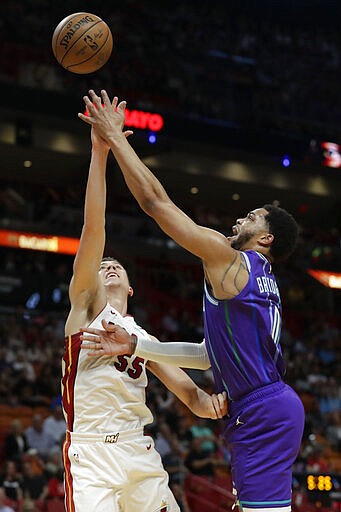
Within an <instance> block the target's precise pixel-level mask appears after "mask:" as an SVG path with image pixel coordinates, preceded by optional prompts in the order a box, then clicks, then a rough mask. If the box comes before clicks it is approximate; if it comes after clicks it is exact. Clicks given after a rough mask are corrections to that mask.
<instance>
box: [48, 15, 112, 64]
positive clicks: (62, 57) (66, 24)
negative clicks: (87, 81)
mask: <svg viewBox="0 0 341 512" xmlns="http://www.w3.org/2000/svg"><path fill="white" fill-rule="evenodd" d="M112 46H113V39H112V34H111V31H110V28H109V27H108V25H107V24H106V23H105V22H104V21H103V20H102V19H101V18H99V17H98V16H96V15H95V14H90V13H88V12H76V13H74V14H70V16H67V17H66V18H64V19H63V20H62V21H61V22H60V23H59V24H58V25H57V27H56V29H55V31H54V33H53V37H52V50H53V54H54V56H55V57H56V59H57V61H58V62H59V64H60V65H61V66H63V68H65V69H67V70H68V71H72V73H80V74H86V73H93V72H94V71H97V70H98V69H100V68H101V67H102V66H104V64H105V63H106V62H107V60H108V59H109V57H110V55H111V52H112Z"/></svg>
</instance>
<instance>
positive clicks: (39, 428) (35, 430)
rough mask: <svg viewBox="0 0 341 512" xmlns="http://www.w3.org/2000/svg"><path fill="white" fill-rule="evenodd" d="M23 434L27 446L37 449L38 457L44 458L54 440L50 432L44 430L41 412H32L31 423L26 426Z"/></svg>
mask: <svg viewBox="0 0 341 512" xmlns="http://www.w3.org/2000/svg"><path fill="white" fill-rule="evenodd" d="M25 435H26V439H27V444H28V447H29V448H30V449H35V450H37V452H38V454H39V455H40V457H42V458H43V459H45V460H46V458H47V456H48V454H49V452H50V451H51V448H52V447H53V446H54V444H55V442H54V438H53V437H52V436H51V434H49V433H48V432H45V430H44V420H43V418H42V416H41V414H34V416H33V418H32V425H31V426H30V427H27V429H26V430H25Z"/></svg>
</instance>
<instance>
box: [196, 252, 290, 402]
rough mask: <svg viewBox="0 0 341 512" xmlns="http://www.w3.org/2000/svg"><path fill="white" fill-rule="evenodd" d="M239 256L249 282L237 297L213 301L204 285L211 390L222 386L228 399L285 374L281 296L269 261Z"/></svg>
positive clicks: (252, 254) (248, 254) (259, 256)
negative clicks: (241, 258) (212, 379)
mask: <svg viewBox="0 0 341 512" xmlns="http://www.w3.org/2000/svg"><path fill="white" fill-rule="evenodd" d="M242 255H243V257H244V259H245V263H246V266H247V269H248V272H249V280H248V283H247V285H246V286H245V288H244V289H243V290H242V291H241V292H240V293H239V294H238V295H237V296H236V297H234V298H233V299H229V300H218V299H216V298H215V297H213V295H212V294H211V293H210V291H209V290H208V287H207V285H206V283H205V284H204V301H203V316H204V329H205V342H206V347H207V352H208V355H209V358H210V361H211V365H212V371H213V375H214V379H215V383H216V389H217V391H222V390H225V391H226V392H227V394H228V396H229V398H230V400H238V399H239V398H241V397H242V396H244V395H247V394H248V393H250V392H252V391H253V390H255V389H257V388H259V387H262V386H266V385H267V384H270V383H273V382H276V381H279V380H281V379H282V377H283V375H284V372H285V365H284V361H283V357H282V351H281V347H280V344H279V340H280V334H281V323H282V320H281V318H282V307H281V299H280V295H279V291H278V286H277V283H276V279H275V277H274V275H273V273H272V270H271V265H270V263H269V262H268V260H267V259H266V258H265V257H264V256H263V255H262V254H260V253H258V252H255V251H245V252H242Z"/></svg>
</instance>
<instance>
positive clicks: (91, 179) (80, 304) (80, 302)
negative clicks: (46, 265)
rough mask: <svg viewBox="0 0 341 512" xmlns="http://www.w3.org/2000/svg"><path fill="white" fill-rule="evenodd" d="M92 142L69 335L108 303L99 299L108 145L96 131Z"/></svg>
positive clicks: (72, 289)
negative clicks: (91, 311)
mask: <svg viewBox="0 0 341 512" xmlns="http://www.w3.org/2000/svg"><path fill="white" fill-rule="evenodd" d="M91 142H92V150H91V161H90V167H89V175H88V181H87V187H86V193H85V204H84V223H83V228H82V233H81V237H80V244H79V248H78V251H77V254H76V257H75V260H74V264H73V276H72V279H71V282H70V287H69V297H70V302H71V310H70V313H69V316H68V319H67V321H66V325H65V334H66V335H69V334H73V333H74V332H77V331H78V329H79V324H80V322H81V323H85V324H87V321H88V320H89V318H88V315H89V314H91V313H90V309H91V310H93V309H96V307H97V308H98V309H100V307H101V306H103V305H104V304H105V296H104V294H102V295H103V296H101V297H99V296H98V293H97V292H98V290H99V287H98V270H99V266H100V262H101V258H102V255H103V250H104V244H105V206H106V180H105V173H106V163H107V157H108V152H109V146H108V145H107V144H106V143H105V141H104V140H103V139H101V137H99V136H98V135H97V134H96V132H95V129H94V128H92V130H91ZM96 301H98V306H97V305H96ZM102 303H103V304H102Z"/></svg>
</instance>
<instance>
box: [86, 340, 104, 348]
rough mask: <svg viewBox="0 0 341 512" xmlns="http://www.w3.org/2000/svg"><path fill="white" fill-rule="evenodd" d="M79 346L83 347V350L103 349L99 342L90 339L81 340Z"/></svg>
mask: <svg viewBox="0 0 341 512" xmlns="http://www.w3.org/2000/svg"><path fill="white" fill-rule="evenodd" d="M81 348H84V349H85V350H94V351H95V350H96V351H97V350H103V349H102V345H101V343H94V342H92V341H90V340H82V343H81Z"/></svg>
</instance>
